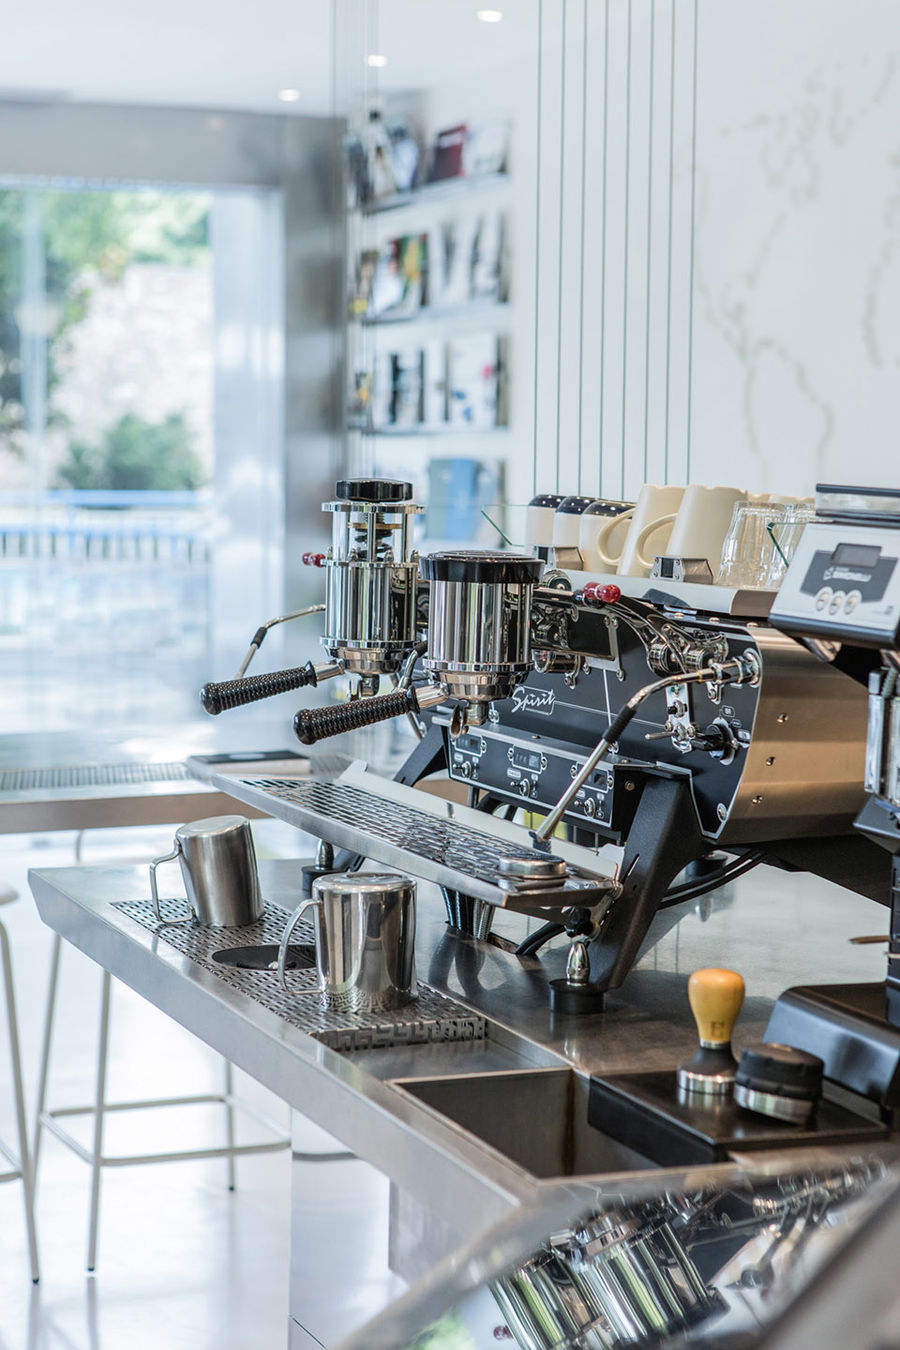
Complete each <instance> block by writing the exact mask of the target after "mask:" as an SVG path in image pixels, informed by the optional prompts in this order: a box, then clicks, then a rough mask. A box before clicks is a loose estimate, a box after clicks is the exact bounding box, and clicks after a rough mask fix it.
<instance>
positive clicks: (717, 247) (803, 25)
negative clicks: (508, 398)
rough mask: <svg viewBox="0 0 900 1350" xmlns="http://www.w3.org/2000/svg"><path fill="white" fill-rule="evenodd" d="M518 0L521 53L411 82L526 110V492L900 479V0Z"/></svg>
mask: <svg viewBox="0 0 900 1350" xmlns="http://www.w3.org/2000/svg"><path fill="white" fill-rule="evenodd" d="M414 3H418V0H409V4H410V5H413V4H414ZM508 8H509V7H508ZM402 10H403V5H402V4H400V0H395V3H393V5H392V6H391V8H390V10H389V11H388V9H387V7H386V6H385V5H384V4H382V8H381V16H382V19H381V22H382V29H383V26H384V24H385V22H386V20H385V15H386V14H387V13H388V12H390V13H391V14H392V15H393V16H394V18H395V19H398V20H399V16H400V15H401V12H402ZM515 10H516V18H517V22H518V25H519V26H518V29H517V34H516V42H515V44H514V47H515V51H514V53H512V55H511V59H510V60H509V61H507V62H505V63H504V62H503V61H500V60H498V62H497V64H496V66H495V67H494V68H493V69H492V70H491V71H490V72H489V74H487V75H486V74H485V71H484V69H483V68H482V66H479V68H478V70H477V73H475V74H470V73H468V72H467V70H466V65H465V62H461V63H460V62H457V63H456V64H455V65H454V66H453V67H452V68H451V67H450V66H448V68H447V70H446V72H445V76H444V77H443V78H441V79H438V80H434V79H433V78H432V82H431V83H430V85H429V87H428V88H427V89H425V90H424V91H423V90H422V89H417V97H418V98H419V99H420V101H421V100H422V95H423V93H424V94H425V95H427V97H426V99H425V101H424V102H422V104H421V106H424V107H426V108H427V110H428V116H429V119H430V121H431V122H432V126H431V128H430V129H431V130H432V131H434V130H435V129H437V128H438V127H440V126H444V125H452V124H453V121H454V120H468V121H470V122H472V121H475V120H477V119H478V118H480V117H488V116H491V115H493V114H495V113H497V112H499V111H503V112H507V113H509V115H510V116H511V117H512V118H513V119H514V121H515V141H514V155H513V165H512V171H513V178H512V182H511V194H512V195H511V201H512V204H513V207H514V210H515V213H516V226H515V235H514V256H513V268H514V271H513V302H514V303H513V309H512V311H511V315H510V331H511V335H512V372H513V381H514V387H513V402H512V417H511V431H510V435H509V438H508V440H509V444H508V446H507V447H506V451H505V453H506V454H507V455H508V458H509V463H510V497H511V500H513V501H516V500H519V501H521V500H523V499H526V498H527V496H529V495H531V492H532V490H534V489H537V490H555V489H559V490H561V491H575V490H576V489H579V488H580V489H581V490H583V491H586V492H591V493H599V492H602V494H603V495H608V496H620V495H633V494H634V493H635V492H636V490H637V488H638V487H639V485H640V483H641V482H643V481H645V480H650V481H670V482H684V481H699V482H708V483H715V482H720V483H723V482H727V483H734V484H738V485H745V486H747V487H748V488H750V489H752V490H754V491H776V490H781V491H785V492H794V493H798V494H802V495H806V494H807V493H809V492H810V491H811V490H812V488H813V485H814V484H815V482H816V481H817V480H850V481H856V482H859V481H869V482H873V483H882V482H884V483H898V482H900V467H898V468H895V467H894V461H895V458H896V457H895V455H894V453H893V439H894V429H893V424H894V420H895V417H896V410H897V408H898V407H900V317H898V315H900V308H898V301H900V5H897V4H896V0H858V3H855V4H853V5H847V4H846V3H845V0H754V3H752V4H747V3H746V2H745V0H743V2H742V3H738V0H541V2H540V3H538V0H517V3H516V5H515ZM523 11H524V13H525V16H526V21H527V23H530V24H531V26H532V33H533V41H532V43H531V45H530V46H529V45H528V43H525V44H524V45H523V42H522V24H523ZM462 21H463V19H462V18H461V17H457V18H454V22H462ZM473 27H477V25H473ZM498 27H499V28H502V25H499V26H498ZM367 36H368V39H369V41H370V42H371V41H372V36H371V33H368V34H367ZM477 36H478V35H477V34H476V35H475V37H477ZM382 38H384V32H383V31H382V32H380V33H379V39H382ZM381 45H382V46H384V47H385V49H389V48H388V47H387V45H386V42H385V41H381ZM479 50H480V49H479ZM408 87H414V82H413V81H409V82H408ZM473 448H474V447H473ZM488 449H489V447H488V446H487V444H486V445H485V447H484V452H485V453H487V452H488ZM407 452H408V453H409V454H413V453H414V448H413V446H412V445H410V446H409V447H408V448H407ZM415 453H419V451H418V450H416V451H415ZM420 453H421V454H423V455H425V454H427V453H430V452H429V451H428V450H427V449H426V448H425V447H424V446H423V447H422V448H421V452H420Z"/></svg>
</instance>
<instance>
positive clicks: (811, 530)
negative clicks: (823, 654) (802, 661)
mask: <svg viewBox="0 0 900 1350" xmlns="http://www.w3.org/2000/svg"><path fill="white" fill-rule="evenodd" d="M769 618H770V622H771V623H772V625H773V627H775V628H782V629H784V630H785V631H786V632H789V633H800V634H804V635H806V634H808V635H809V636H811V637H825V638H836V639H839V640H843V641H847V642H853V643H854V644H856V645H860V646H867V647H885V646H890V645H893V644H894V642H895V641H896V639H897V637H898V635H900V529H897V530H894V529H891V528H889V527H887V526H884V525H867V524H856V523H846V524H832V523H827V522H823V521H812V522H811V523H810V524H809V525H807V527H806V529H805V530H804V532H803V535H802V536H801V539H800V542H799V544H798V545H797V551H796V553H795V554H794V557H793V558H792V560H791V564H790V567H789V568H788V571H787V574H786V575H785V579H784V582H783V583H782V586H781V590H780V591H779V593H778V596H777V597H776V600H775V603H774V605H773V606H772V611H771V614H770V616H769Z"/></svg>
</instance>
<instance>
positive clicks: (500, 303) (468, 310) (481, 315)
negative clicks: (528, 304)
mask: <svg viewBox="0 0 900 1350" xmlns="http://www.w3.org/2000/svg"><path fill="white" fill-rule="evenodd" d="M510 310H511V306H510V303H509V301H508V300H483V301H482V300H467V301H464V302H462V303H461V304H458V305H420V306H419V307H418V309H415V310H409V311H406V312H403V311H401V312H399V313H395V312H392V311H391V310H388V311H386V312H385V313H384V314H373V315H369V314H351V315H350V322H351V323H355V324H360V325H361V326H362V327H363V328H382V327H387V326H388V325H393V324H398V323H456V322H457V321H461V322H465V321H468V320H470V319H473V320H474V319H478V320H481V321H483V320H485V319H488V320H489V319H492V318H493V319H494V320H496V322H497V323H498V324H501V325H502V324H505V323H508V322H509V316H510Z"/></svg>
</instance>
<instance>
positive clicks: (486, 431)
mask: <svg viewBox="0 0 900 1350" xmlns="http://www.w3.org/2000/svg"><path fill="white" fill-rule="evenodd" d="M347 430H348V431H358V432H359V433H360V434H361V435H363V436H497V435H500V434H502V435H505V434H507V433H508V432H509V427H508V426H505V425H497V426H489V427H475V426H470V425H468V424H466V423H463V424H462V425H458V424H455V423H450V422H447V423H438V424H436V425H434V426H411V427H407V426H402V427H393V426H386V427H373V426H369V425H368V424H367V423H365V422H354V421H350V422H348V423H347Z"/></svg>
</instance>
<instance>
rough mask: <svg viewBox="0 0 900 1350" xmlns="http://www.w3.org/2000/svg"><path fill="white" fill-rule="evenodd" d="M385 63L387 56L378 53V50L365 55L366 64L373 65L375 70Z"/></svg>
mask: <svg viewBox="0 0 900 1350" xmlns="http://www.w3.org/2000/svg"><path fill="white" fill-rule="evenodd" d="M387 63H388V59H387V57H386V56H381V55H379V53H378V52H372V53H371V55H369V56H367V57H366V65H367V66H374V67H375V69H376V70H381V69H382V67H383V66H386V65H387Z"/></svg>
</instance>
